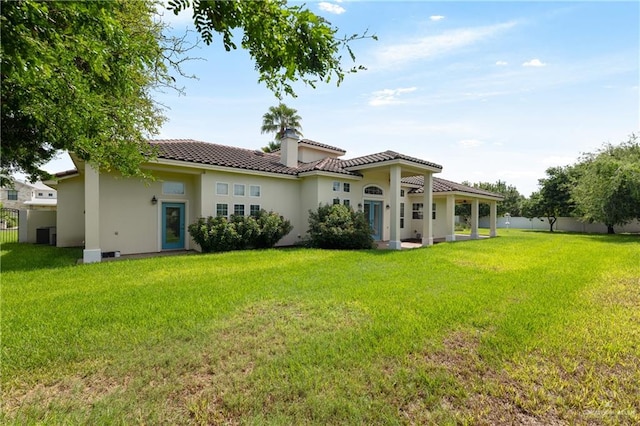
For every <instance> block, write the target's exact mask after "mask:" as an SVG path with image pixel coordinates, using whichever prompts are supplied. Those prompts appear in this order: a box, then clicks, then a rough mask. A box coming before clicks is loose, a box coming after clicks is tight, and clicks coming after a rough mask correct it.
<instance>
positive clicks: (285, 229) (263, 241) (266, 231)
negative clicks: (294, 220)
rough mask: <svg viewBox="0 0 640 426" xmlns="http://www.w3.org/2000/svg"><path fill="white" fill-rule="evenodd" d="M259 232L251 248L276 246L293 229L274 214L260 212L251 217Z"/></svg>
mask: <svg viewBox="0 0 640 426" xmlns="http://www.w3.org/2000/svg"><path fill="white" fill-rule="evenodd" d="M253 217H254V219H255V221H256V223H257V226H258V229H259V232H258V234H257V235H256V236H255V238H254V239H253V244H252V245H253V247H255V248H269V247H273V246H274V245H276V243H277V242H278V241H280V239H282V237H284V236H285V235H287V234H288V233H289V232H291V230H292V229H293V226H291V222H290V221H288V220H286V219H285V218H284V217H282V216H279V215H278V214H277V213H274V212H267V211H266V210H260V211H259V212H258V213H257V214H256V215H254V216H253Z"/></svg>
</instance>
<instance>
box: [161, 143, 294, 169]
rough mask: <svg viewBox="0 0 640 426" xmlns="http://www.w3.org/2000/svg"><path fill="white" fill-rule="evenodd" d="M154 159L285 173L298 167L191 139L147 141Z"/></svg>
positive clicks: (269, 156)
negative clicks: (156, 154) (154, 149)
mask: <svg viewBox="0 0 640 426" xmlns="http://www.w3.org/2000/svg"><path fill="white" fill-rule="evenodd" d="M149 144H150V145H151V146H153V147H156V148H157V149H158V151H159V152H158V158H163V159H166V160H177V161H187V162H190V163H197V164H209V165H213V166H222V167H233V168H237V169H244V170H255V171H261V172H269V173H279V174H285V175H297V174H298V169H297V168H294V167H287V166H285V165H283V164H280V155H278V154H273V153H265V152H262V151H255V150H250V149H245V148H237V147H232V146H225V145H217V144H212V143H207V142H200V141H195V140H192V139H167V140H151V141H149Z"/></svg>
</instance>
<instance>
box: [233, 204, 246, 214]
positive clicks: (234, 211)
mask: <svg viewBox="0 0 640 426" xmlns="http://www.w3.org/2000/svg"><path fill="white" fill-rule="evenodd" d="M237 207H242V214H240V213H236V208H237ZM245 211H246V209H245V205H244V204H234V205H233V214H234V215H236V216H244V214H245Z"/></svg>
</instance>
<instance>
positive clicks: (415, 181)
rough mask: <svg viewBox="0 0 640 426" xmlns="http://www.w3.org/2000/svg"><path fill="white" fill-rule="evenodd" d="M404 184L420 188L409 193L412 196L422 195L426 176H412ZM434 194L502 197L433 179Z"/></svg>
mask: <svg viewBox="0 0 640 426" xmlns="http://www.w3.org/2000/svg"><path fill="white" fill-rule="evenodd" d="M402 183H405V184H409V185H418V186H420V188H414V189H412V190H411V191H409V193H410V194H422V193H424V176H410V177H407V178H403V179H402ZM432 188H433V193H434V194H436V193H439V192H466V193H468V194H477V195H484V196H489V197H500V198H502V195H500V194H496V193H495V192H491V191H485V190H484V189H479V188H474V187H471V186H467V185H463V184H461V183H457V182H453V181H450V180H446V179H442V178H437V177H435V176H434V177H433V185H432Z"/></svg>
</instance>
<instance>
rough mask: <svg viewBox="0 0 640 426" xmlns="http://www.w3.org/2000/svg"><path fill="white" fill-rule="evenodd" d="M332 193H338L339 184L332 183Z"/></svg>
mask: <svg viewBox="0 0 640 426" xmlns="http://www.w3.org/2000/svg"><path fill="white" fill-rule="evenodd" d="M333 191H334V192H338V191H340V182H333Z"/></svg>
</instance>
